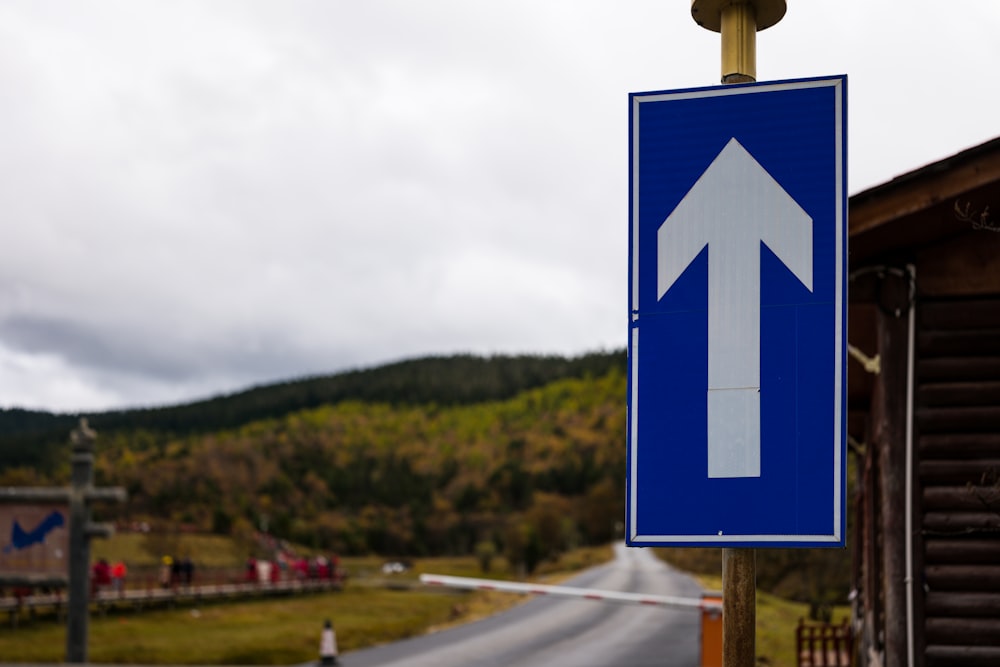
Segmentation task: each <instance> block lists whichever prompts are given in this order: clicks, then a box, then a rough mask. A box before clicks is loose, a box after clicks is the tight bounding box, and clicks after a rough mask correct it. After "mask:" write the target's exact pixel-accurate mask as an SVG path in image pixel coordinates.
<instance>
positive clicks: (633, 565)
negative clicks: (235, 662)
mask: <svg viewBox="0 0 1000 667" xmlns="http://www.w3.org/2000/svg"><path fill="white" fill-rule="evenodd" d="M561 585H565V586H578V587H584V588H599V589H606V590H615V591H628V592H634V593H645V594H656V595H674V596H682V597H692V598H698V597H700V595H701V588H700V587H699V585H698V584H697V582H695V581H694V579H692V578H691V577H690V576H688V575H686V574H683V573H681V572H678V571H677V570H674V569H672V568H670V567H669V566H667V565H666V564H664V563H662V562H661V561H660V560H659V559H657V558H656V556H654V555H653V554H652V552H650V551H649V550H646V549H627V548H626V547H625V546H624V544H617V545H615V559H614V560H613V561H612V562H610V563H607V564H605V565H601V566H599V567H595V568H592V569H590V570H587V571H586V572H584V573H583V574H581V575H579V576H577V577H575V578H574V579H572V580H570V581H568V582H565V583H563V584H561ZM700 624H701V617H700V612H699V611H697V610H695V609H664V608H659V607H642V606H633V605H618V604H612V603H607V602H599V601H594V600H583V599H580V600H576V599H567V598H552V597H540V598H534V599H532V600H530V601H528V602H525V603H524V604H521V605H518V606H516V607H514V608H512V609H509V610H507V611H505V612H502V613H500V614H497V615H495V616H492V617H490V618H487V619H483V620H481V621H476V622H474V623H469V624H467V625H462V626H459V627H456V628H453V629H450V630H444V631H441V632H437V633H434V634H430V635H425V636H422V637H416V638H413V639H408V640H405V641H401V642H395V643H392V644H387V645H385V646H379V647H376V648H371V649H365V650H362V651H355V652H353V653H346V654H344V655H342V656H341V657H340V661H341V663H342V664H343V665H344V666H345V667H404V666H405V667H488V666H492V665H497V666H500V665H503V666H504V667H512V666H516V667H553V666H556V667H558V666H561V665H567V666H572V667H598V666H599V667H609V666H612V665H614V666H619V665H621V666H623V667H624V666H629V667H646V666H652V665H656V666H658V667H663V666H670V667H696V665H698V664H699V663H700V655H699V650H700Z"/></svg>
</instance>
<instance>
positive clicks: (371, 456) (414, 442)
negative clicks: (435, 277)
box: [0, 352, 850, 607]
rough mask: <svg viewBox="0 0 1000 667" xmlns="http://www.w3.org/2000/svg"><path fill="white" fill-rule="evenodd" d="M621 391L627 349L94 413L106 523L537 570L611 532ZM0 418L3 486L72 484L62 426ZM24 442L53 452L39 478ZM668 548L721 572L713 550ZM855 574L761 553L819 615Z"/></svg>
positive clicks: (386, 370)
mask: <svg viewBox="0 0 1000 667" xmlns="http://www.w3.org/2000/svg"><path fill="white" fill-rule="evenodd" d="M625 395H626V374H625V356H624V353H621V352H617V353H608V354H595V355H588V356H586V357H580V358H577V359H559V358H553V357H505V358H499V357H491V358H476V357H468V356H460V357H454V358H432V359H425V360H415V361H411V362H402V363H400V364H393V365H390V366H386V367H382V368H379V369H373V370H371V371H367V372H352V373H348V374H344V375H342V376H333V377H330V378H322V379H320V378H316V379H310V380H304V381H301V382H296V383H285V384H281V385H276V386H274V387H270V388H268V387H261V388H256V389H253V390H250V391H247V392H243V393H241V394H235V395H233V396H230V397H221V398H218V399H213V400H212V401H206V402H203V403H197V404H192V405H188V406H178V407H173V408H163V409H159V410H145V411H131V412H120V413H106V414H95V415H91V416H90V418H91V423H92V424H93V425H94V426H95V427H96V428H97V430H98V432H99V434H100V435H99V438H98V441H97V447H98V451H97V463H96V479H97V482H98V483H99V484H101V485H115V486H123V487H125V488H126V489H127V491H128V493H129V502H128V504H127V505H126V506H125V507H124V508H117V507H114V508H110V507H109V508H102V511H103V512H104V514H105V515H104V516H102V517H99V518H102V519H105V520H109V519H118V520H119V521H120V522H121V523H122V524H123V525H126V526H128V525H133V524H135V523H137V522H146V523H148V524H149V525H151V526H152V527H153V530H154V532H169V531H174V532H176V531H178V530H180V529H184V530H187V531H197V532H210V533H216V534H223V535H230V536H233V537H236V538H237V539H238V540H243V541H244V542H245V543H247V544H249V543H250V542H251V540H252V536H253V533H254V530H255V529H257V528H260V527H263V526H266V527H267V529H268V530H269V531H270V532H271V533H272V534H274V535H277V536H279V537H282V538H285V539H288V540H291V541H293V542H296V543H298V544H301V545H304V546H306V547H310V548H315V549H324V550H333V551H336V552H338V553H341V554H344V555H351V554H367V553H378V554H383V555H395V556H425V555H467V554H477V555H479V556H481V557H482V558H483V559H484V561H488V560H489V559H490V557H491V556H493V555H498V556H500V555H502V556H503V557H504V558H505V560H506V562H509V563H511V564H513V565H514V566H515V567H516V568H518V569H519V570H522V571H524V572H531V571H533V570H534V569H535V568H536V567H537V566H538V565H539V564H540V563H542V562H543V561H545V560H546V559H551V558H555V557H556V556H558V555H559V554H560V553H563V552H565V551H566V550H568V549H570V548H573V547H575V546H578V545H588V544H601V543H606V542H608V541H610V540H612V539H615V538H619V537H620V536H621V530H622V521H623V519H624V496H625V488H624V484H625V458H626V443H625V434H626V409H625ZM185 415H189V416H190V418H191V421H190V422H185V421H184V419H183V417H184V416H185ZM241 415H250V416H249V417H246V418H245V419H244V418H243V417H241ZM0 417H2V418H0V443H3V444H0V449H2V451H3V453H4V455H5V457H6V460H7V461H8V463H7V464H6V465H5V464H4V462H3V461H0V485H37V484H45V483H60V484H64V483H66V481H67V480H68V459H69V457H68V447H67V445H66V439H67V435H68V431H69V429H70V428H72V426H73V422H72V421H70V422H69V423H64V421H65V420H66V419H67V418H70V417H69V416H66V415H48V417H47V418H48V419H49V420H50V421H49V422H47V425H46V422H45V417H44V415H42V414H40V413H39V414H35V413H33V416H32V418H31V419H29V420H24V419H21V425H20V426H18V425H17V422H18V419H19V418H21V417H25V415H23V414H22V415H18V414H15V413H13V411H8V412H7V413H5V414H4V415H2V416H0ZM5 420H6V421H5ZM54 425H57V426H58V427H59V429H61V432H60V433H59V437H58V439H55V437H54V436H53V435H51V433H52V431H51V430H48V431H47V430H46V429H52V428H54V427H55V426H54ZM3 429H7V430H8V432H7V433H4V431H3ZM40 433H49V434H50V435H45V436H44V437H42V436H40V435H39V434H40ZM25 438H36V440H35V441H34V442H35V443H36V444H37V443H43V444H44V445H45V446H47V447H50V448H53V451H58V453H59V456H58V457H53V456H48V455H47V456H46V457H44V461H45V462H46V465H34V464H33V463H32V456H33V455H34V454H33V453H32V452H31V451H30V450H29V451H24V448H25V447H28V446H27V445H25V444H24V442H26V441H25V440H24V439H25ZM39 438H40V439H39ZM19 442H20V443H21V444H20V445H19V444H18V443H19ZM11 461H14V462H16V464H13V465H12V464H11V463H9V462H11ZM671 552H672V556H676V557H683V558H684V559H685V560H686V562H684V563H683V565H682V566H683V567H685V569H689V570H692V571H699V570H702V569H706V568H707V571H715V572H718V571H719V570H718V567H719V566H718V565H717V564H716V563H715V562H713V561H715V560H716V559H717V558H718V550H710V549H703V550H694V551H693V552H690V553H686V552H684V551H683V550H671ZM675 562H676V561H675ZM679 564H680V563H679ZM849 564H850V560H849V555H848V553H847V552H846V551H843V550H840V551H838V550H833V551H831V550H760V551H759V554H758V581H759V582H761V584H762V585H764V586H765V587H767V588H768V589H771V590H778V591H780V592H781V593H782V594H784V595H785V596H788V597H792V598H797V599H800V600H806V601H812V602H814V603H815V604H816V605H817V607H818V606H819V605H824V604H828V603H831V602H838V601H840V600H842V599H843V598H844V597H845V596H846V593H847V582H848V577H849V571H850V570H849V568H850V565H849Z"/></svg>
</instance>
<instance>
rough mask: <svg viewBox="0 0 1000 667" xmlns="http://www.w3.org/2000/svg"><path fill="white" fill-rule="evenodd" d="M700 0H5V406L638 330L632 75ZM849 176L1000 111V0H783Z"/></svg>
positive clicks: (183, 393) (121, 400)
mask: <svg viewBox="0 0 1000 667" xmlns="http://www.w3.org/2000/svg"><path fill="white" fill-rule="evenodd" d="M690 4H691V3H690V1H689V0H618V1H612V0H504V1H502V2H497V1H492V2H486V1H485V0H482V1H480V0H454V1H450V0H424V1H417V0H398V1H390V0H354V1H346V0H336V1H335V0H328V1H324V2H319V1H314V2H308V1H287V0H283V1H281V2H278V1H276V0H275V1H272V2H251V1H247V0H240V1H239V2H223V1H221V0H213V1H211V2H207V1H196V2H184V1H178V0H169V1H167V0H162V1H159V2H146V1H142V0H123V1H121V2H97V1H88V2H74V1H69V0H67V1H64V2H52V1H45V0H0V406H2V407H12V406H20V407H30V408H39V409H46V410H53V411H63V412H65V411H78V410H103V409H108V408H115V407H137V406H149V405H164V404H169V403H177V402H184V401H188V400H193V399H199V398H205V397H208V396H211V395H215V394H218V393H223V392H231V391H236V390H239V389H243V388H246V387H248V386H251V385H254V384H262V383H268V382H272V381H279V380H286V379H292V378H296V377H300V376H303V375H315V374H323V373H329V372H336V371H340V370H345V369H349V368H357V367H368V366H373V365H378V364H381V363H385V362H389V361H395V360H399V359H403V358H410V357H415V356H422V355H427V354H450V353H456V352H476V353H495V352H496V353H500V352H503V353H520V352H531V353H563V354H578V353H583V352H586V351H593V350H598V349H617V348H624V347H625V344H626V332H627V326H628V318H627V312H626V311H627V266H626V265H627V255H628V243H627V240H628V226H627V225H628V219H627V218H628V187H627V184H628V160H627V157H628V137H627V130H628V93H629V92H640V91H648V90H664V89H673V88H685V87H692V86H706V85H714V84H716V83H718V80H719V55H718V54H719V36H718V34H716V33H711V32H708V31H706V30H704V29H702V28H699V27H698V26H697V25H696V24H695V23H694V22H693V21H692V20H691V18H690ZM788 5H789V9H788V14H787V15H786V17H785V19H784V20H783V21H782V22H781V23H779V24H778V25H776V26H775V27H773V28H770V29H768V30H767V31H764V32H762V33H760V34H759V35H758V39H757V48H758V56H757V58H758V60H757V67H758V78H759V79H760V80H776V79H788V78H800V77H812V76H821V75H829V74H844V73H846V74H847V75H848V77H849V82H848V86H849V93H848V95H849V121H848V123H849V181H850V186H849V189H850V192H851V193H855V192H858V191H860V190H863V189H866V188H868V187H871V186H873V185H877V184H879V183H881V182H884V181H886V180H889V179H891V178H892V177H893V176H896V175H898V174H900V173H904V172H907V171H910V170H912V169H915V168H918V167H920V166H922V165H924V164H926V163H928V162H932V161H935V160H938V159H941V158H944V157H947V156H949V155H951V154H953V153H956V152H958V151H959V150H962V149H964V148H968V147H970V146H973V145H976V144H979V143H982V142H983V141H986V140H988V139H991V138H993V137H996V136H998V135H1000V92H998V91H1000V88H998V87H997V85H996V68H997V64H998V63H1000V39H998V38H997V32H998V28H1000V3H997V2H992V1H987V0H953V1H952V2H941V1H940V0H934V1H933V2H932V1H930V0H911V1H908V2H903V1H902V0H898V1H896V2H889V1H883V2H871V0H789V2H788Z"/></svg>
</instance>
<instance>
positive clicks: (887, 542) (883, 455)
mask: <svg viewBox="0 0 1000 667" xmlns="http://www.w3.org/2000/svg"><path fill="white" fill-rule="evenodd" d="M909 290H910V286H909V281H908V280H907V279H906V278H905V277H904V276H900V275H896V274H895V273H888V274H886V275H885V276H884V278H883V283H882V290H881V300H880V308H879V311H878V315H877V316H876V324H877V332H878V349H879V355H880V357H881V362H882V363H881V373H880V375H879V378H878V382H876V384H875V392H874V395H873V397H872V411H873V413H874V420H873V421H874V429H875V432H874V444H875V446H876V447H877V449H878V470H879V475H878V479H879V487H880V488H879V491H880V498H879V510H880V515H881V516H880V521H879V531H880V532H881V534H882V591H883V599H884V610H885V613H884V615H883V623H882V625H883V628H882V629H883V631H884V637H885V640H884V646H885V662H884V665H885V667H904V666H906V665H907V627H906V622H907V609H906V540H907V539H908V536H907V535H906V531H905V522H904V521H903V516H904V512H905V508H906V502H907V497H906V415H907V412H906V380H907V344H908V317H907V316H908V308H909Z"/></svg>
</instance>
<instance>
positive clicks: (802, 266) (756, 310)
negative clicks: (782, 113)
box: [656, 138, 813, 477]
mask: <svg viewBox="0 0 1000 667" xmlns="http://www.w3.org/2000/svg"><path fill="white" fill-rule="evenodd" d="M656 236H657V238H656V253H657V270H656V271H657V273H656V275H657V297H656V298H657V299H661V298H663V295H664V294H666V293H667V291H668V290H669V289H670V287H671V286H672V285H673V284H674V282H675V281H676V280H677V279H678V278H679V277H680V276H681V274H682V273H683V272H684V270H685V269H686V268H687V267H688V265H689V264H690V263H691V262H692V261H694V259H695V257H697V256H698V254H699V253H701V251H702V249H703V248H704V247H705V246H706V245H708V476H709V477H760V253H761V248H760V243H761V242H762V241H763V242H764V243H765V244H766V245H767V247H768V248H770V249H771V251H772V252H774V254H775V255H777V257H778V259H780V260H781V261H782V262H783V263H784V264H785V266H787V267H788V268H789V270H791V272H792V273H793V274H794V275H795V277H796V278H798V279H799V280H800V281H801V282H802V284H803V285H805V287H806V289H808V290H809V291H812V283H813V266H812V254H813V253H812V218H811V217H809V215H808V214H807V213H806V212H805V211H804V210H802V207H800V206H799V205H798V204H797V203H796V202H795V200H794V199H792V198H791V196H789V194H788V193H787V192H785V190H784V189H783V188H782V187H781V185H779V184H778V182H777V181H775V180H774V179H773V178H772V177H771V175H770V174H768V173H767V171H766V170H765V169H764V168H763V167H762V166H760V164H759V163H758V162H757V161H756V160H755V159H754V158H753V156H752V155H750V153H748V152H747V150H746V149H745V148H743V146H742V145H740V142H738V141H736V139H735V138H733V139H730V140H729V143H728V144H726V147H725V148H723V149H722V151H721V152H720V153H719V154H718V155H717V156H716V157H715V159H714V160H713V161H712V164H710V165H709V166H708V169H706V170H705V172H704V173H703V174H702V175H701V176H700V177H699V178H698V180H697V181H696V182H695V184H694V185H693V186H691V189H690V190H689V191H688V193H687V194H686V195H684V198H683V199H681V201H680V203H679V204H678V205H677V207H676V208H675V209H674V210H673V212H672V213H671V214H670V215H669V216H667V219H666V220H664V221H663V224H661V225H660V228H659V230H658V231H657V235H656Z"/></svg>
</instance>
